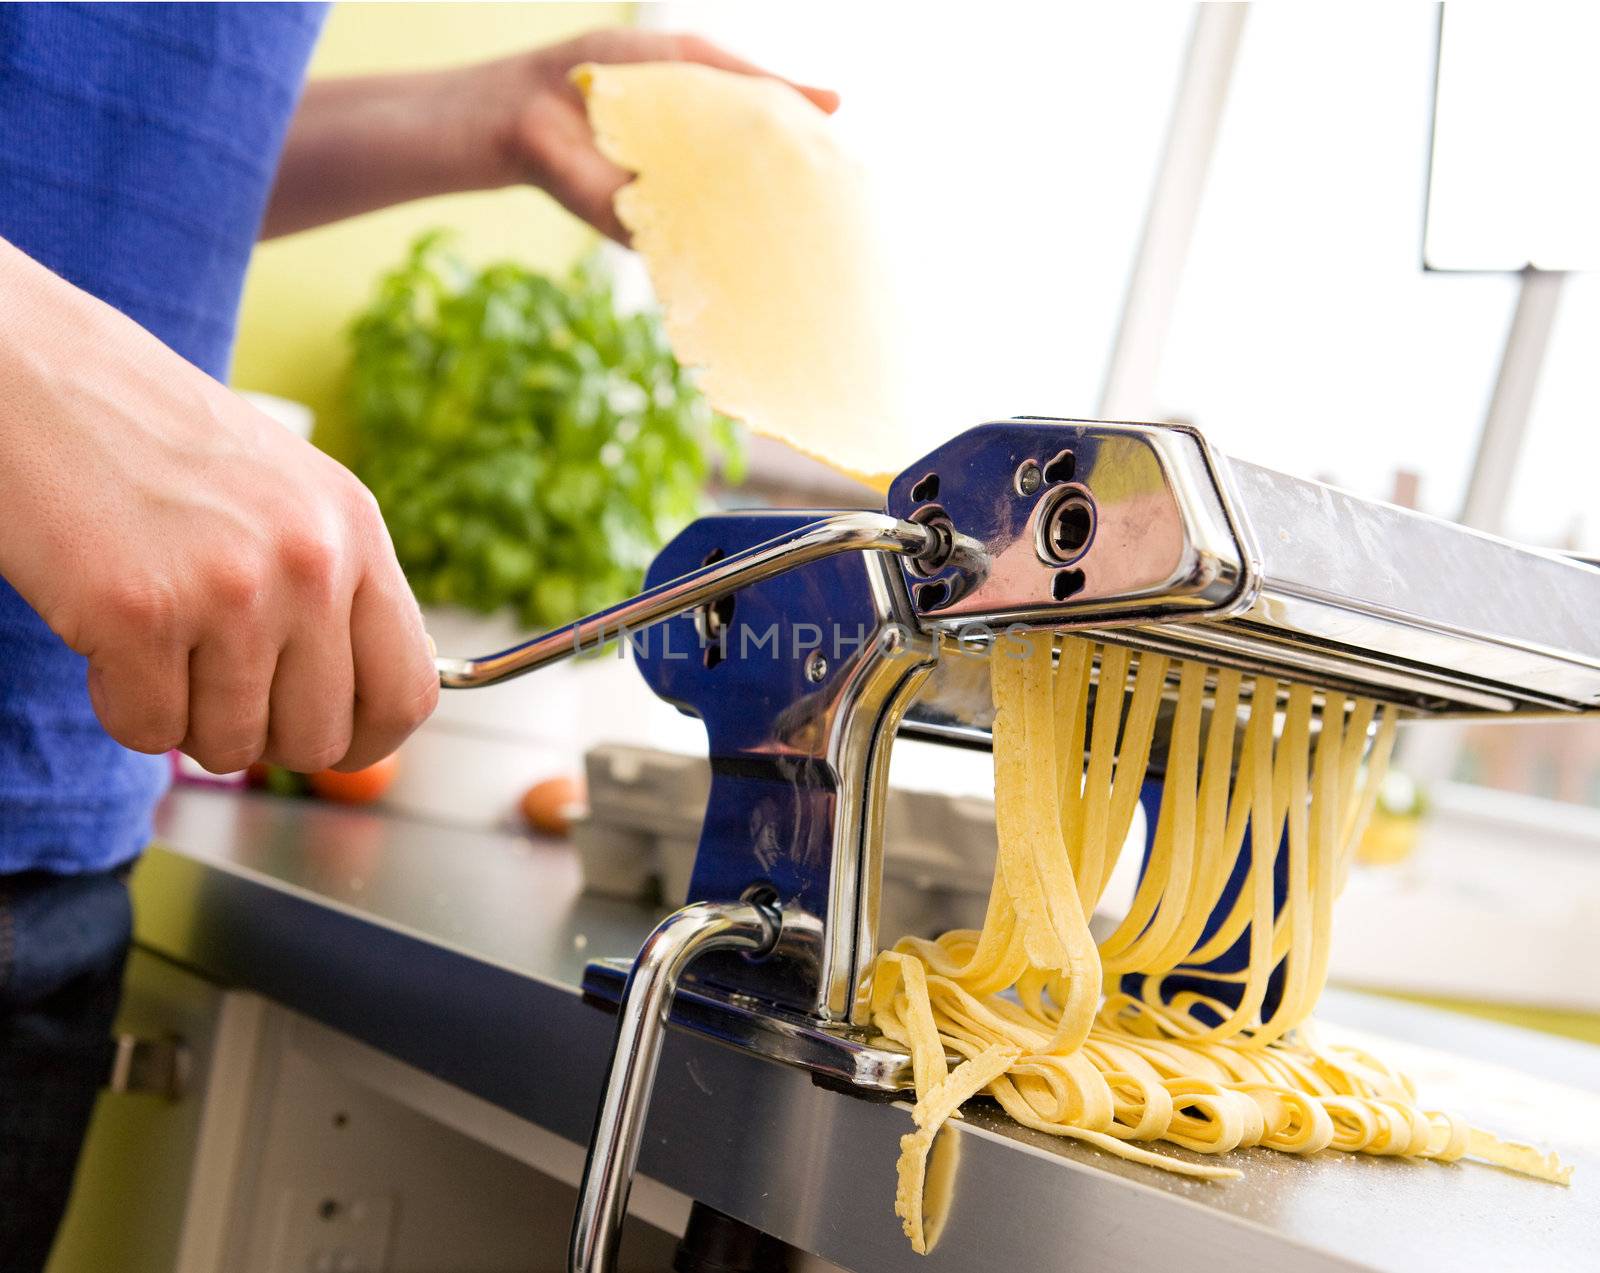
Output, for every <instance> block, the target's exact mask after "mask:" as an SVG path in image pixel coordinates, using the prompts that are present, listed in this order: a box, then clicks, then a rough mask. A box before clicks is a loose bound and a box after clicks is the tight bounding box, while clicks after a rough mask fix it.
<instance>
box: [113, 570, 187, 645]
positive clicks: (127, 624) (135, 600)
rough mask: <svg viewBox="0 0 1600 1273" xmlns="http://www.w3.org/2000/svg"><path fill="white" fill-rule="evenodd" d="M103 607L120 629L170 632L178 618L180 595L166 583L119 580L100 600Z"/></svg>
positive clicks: (133, 631) (121, 630) (126, 630)
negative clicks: (178, 597)
mask: <svg viewBox="0 0 1600 1273" xmlns="http://www.w3.org/2000/svg"><path fill="white" fill-rule="evenodd" d="M100 610H101V613H102V614H103V615H104V616H105V618H106V619H107V620H109V621H110V622H111V623H113V624H114V625H115V627H116V630H117V631H119V632H122V633H125V634H126V633H130V632H131V633H136V634H140V635H152V634H163V633H166V632H168V631H170V630H171V629H172V627H173V625H174V623H175V621H176V619H177V614H178V605H177V598H176V597H175V596H174V595H173V593H172V589H171V588H170V587H168V586H166V585H165V584H160V583H154V582H149V581H144V580H136V579H118V580H115V581H113V582H112V583H111V584H109V585H108V586H107V587H106V589H105V591H104V594H103V596H102V597H101V599H100Z"/></svg>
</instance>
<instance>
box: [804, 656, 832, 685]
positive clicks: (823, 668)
mask: <svg viewBox="0 0 1600 1273" xmlns="http://www.w3.org/2000/svg"><path fill="white" fill-rule="evenodd" d="M827 674H828V660H827V659H825V658H823V657H822V651H821V650H812V651H811V655H810V657H809V658H807V659H806V680H808V681H810V682H811V683H812V684H813V685H815V684H816V683H817V682H818V681H820V680H821V679H822V678H823V677H825V676H826V675H827Z"/></svg>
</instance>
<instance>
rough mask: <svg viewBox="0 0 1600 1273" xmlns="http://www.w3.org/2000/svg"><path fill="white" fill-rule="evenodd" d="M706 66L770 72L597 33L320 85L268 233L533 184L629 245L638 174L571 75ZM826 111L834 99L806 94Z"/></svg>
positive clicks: (289, 143)
mask: <svg viewBox="0 0 1600 1273" xmlns="http://www.w3.org/2000/svg"><path fill="white" fill-rule="evenodd" d="M654 61H689V62H701V63H704V64H706V65H708V66H715V67H719V68H721V69H723V70H728V71H737V72H740V73H743V74H749V75H764V74H766V72H765V71H763V70H761V68H759V67H757V66H753V65H752V64H750V63H749V62H745V61H743V60H741V59H740V58H737V57H734V56H733V55H732V54H730V53H727V52H726V51H724V50H722V49H720V48H718V47H717V46H716V45H714V44H711V43H709V42H708V41H706V40H702V39H700V38H699V37H698V36H692V35H669V34H666V33H664V32H658V31H639V30H633V29H629V28H619V29H617V30H608V31H595V32H591V33H589V34H588V35H582V36H579V37H577V38H576V39H573V40H567V41H564V42H562V43H560V44H553V45H550V46H548V47H546V48H542V49H535V50H533V51H531V52H528V53H521V54H517V55H515V56H513V57H508V58H503V59H501V60H499V61H495V62H486V63H481V64H478V65H475V66H467V67H460V68H455V69H451V70H446V71H430V72H419V73H414V74H404V75H373V76H360V77H354V78H347V79H332V80H320V81H315V82H313V83H311V84H310V85H308V86H307V88H306V92H305V96H304V97H303V99H302V100H301V103H300V108H299V110H298V111H297V112H296V114H295V118H294V122H293V123H292V124H291V126H290V129H289V136H288V139H287V140H286V142H285V144H284V150H283V157H282V160H281V162H280V164H279V169H278V179H277V183H276V185H275V187H274V189H273V192H272V200H271V203H270V205H269V206H268V209H267V215H266V221H265V223H264V225H263V227H262V237H263V238H272V237H274V236H276V235H281V234H292V233H294V232H295V231H297V230H304V229H308V228H310V227H312V226H316V225H322V224H324V223H326V222H329V221H337V220H340V219H341V218H344V217H349V216H354V215H356V214H357V213H361V212H367V211H370V210H372V209H374V208H381V207H386V206H388V205H390V204H394V203H403V202H405V201H407V200H411V199H419V198H423V197H425V196H427V195H435V194H447V193H450V192H453V191H460V190H485V189H494V188H498V187H501V186H509V185H516V184H528V185H533V186H537V187H539V188H540V189H542V190H544V191H546V192H547V193H549V194H550V195H552V196H553V197H554V198H556V199H557V200H558V201H559V202H560V203H561V204H562V206H564V207H565V208H567V209H568V211H570V212H572V213H574V214H576V215H577V216H579V217H582V218H583V219H584V220H585V221H588V222H589V223H590V224H591V225H593V226H595V227H596V228H597V229H599V230H601V231H602V232H604V233H605V234H608V235H610V236H611V237H612V238H614V239H617V240H618V241H626V238H627V233H626V231H625V230H624V229H623V228H622V226H621V224H620V223H619V222H618V221H617V219H616V213H615V212H613V211H612V207H611V199H612V196H613V195H614V194H615V193H616V192H617V190H618V189H619V188H620V187H621V186H622V185H623V184H625V183H626V181H627V180H628V174H627V173H626V172H624V171H623V170H622V169H620V168H618V167H617V166H616V165H615V164H613V163H611V161H610V160H608V159H606V158H604V157H603V156H602V155H601V154H600V152H599V151H598V150H597V149H596V148H595V144H594V137H593V134H592V133H591V132H590V130H589V122H588V117H587V115H586V114H585V112H584V106H583V99H582V97H581V96H580V95H579V93H578V91H577V89H576V88H575V87H573V85H572V83H571V82H570V80H569V78H568V76H569V74H570V72H571V70H572V68H573V67H575V66H578V65H581V64H582V63H584V62H654ZM796 87H797V91H799V92H800V93H802V94H804V95H805V96H806V97H807V98H808V99H810V100H811V101H812V102H813V103H815V104H816V105H817V106H818V107H819V108H820V109H822V110H825V111H832V110H833V109H835V108H836V107H837V106H838V97H837V95H836V94H834V93H831V92H829V91H828V90H826V89H817V88H805V87H800V86H796Z"/></svg>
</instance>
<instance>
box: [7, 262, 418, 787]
mask: <svg viewBox="0 0 1600 1273" xmlns="http://www.w3.org/2000/svg"><path fill="white" fill-rule="evenodd" d="M0 506H3V507H4V508H5V510H6V518H5V522H4V525H3V527H0V575H3V576H4V577H5V578H6V579H7V580H8V581H9V582H10V583H11V585H12V586H13V587H14V588H15V589H16V590H17V591H18V592H19V593H20V594H21V595H22V597H23V599H24V600H26V601H27V602H28V603H29V604H30V605H31V606H32V607H33V608H34V609H35V610H36V611H37V612H38V613H39V614H40V616H41V617H42V618H43V619H44V621H45V622H46V623H47V624H48V625H49V626H50V627H51V629H52V630H54V631H55V632H56V634H57V635H58V636H60V637H61V638H62V639H63V640H64V641H65V642H66V643H67V645H68V646H70V647H71V648H72V649H74V650H76V651H77V652H78V653H80V654H82V655H84V656H86V658H87V659H88V664H89V668H88V687H89V695H90V698H91V700H92V702H93V704H94V708H95V712H96V714H97V715H98V716H99V718H100V721H101V724H102V725H104V727H105V729H106V731H107V733H109V734H110V735H111V736H112V737H113V738H115V739H116V740H117V741H118V742H120V743H122V744H124V745H125V746H128V747H131V748H133V749H134V750H135V751H143V752H152V753H157V752H163V751H167V750H170V749H172V748H174V747H178V748H181V749H182V750H184V751H185V752H187V753H188V754H189V755H191V756H193V757H194V758H195V759H196V760H198V761H199V762H200V763H201V764H202V765H204V766H205V767H206V768H208V769H210V770H212V771H214V772H219V773H221V772H227V771H231V770H236V769H242V768H244V767H245V766H246V765H247V764H249V763H251V762H252V761H254V760H258V759H266V760H271V761H274V762H276V763H279V764H283V765H285V766H287V767H289V768H292V769H297V770H304V771H313V770H317V769H322V768H326V767H329V766H335V765H336V766H338V767H341V768H359V767H361V766H363V765H365V764H369V763H371V762H372V761H375V760H378V759H380V758H381V757H383V756H385V755H387V754H388V753H389V752H391V751H393V750H394V748H395V747H397V746H398V745H399V743H400V742H401V741H402V740H403V739H404V738H405V737H406V735H407V734H409V733H410V732H411V730H412V729H414V728H415V727H416V725H417V724H419V723H420V722H421V721H422V720H423V719H424V718H425V717H426V716H427V715H428V713H429V712H430V711H431V710H432V709H433V706H434V703H435V701H436V699H437V695H438V677H437V675H436V673H435V671H434V667H433V663H432V659H431V656H430V651H429V649H428V645H427V638H426V636H425V635H424V633H423V628H422V620H421V616H420V614H419V612H418V610H417V607H416V603H415V601H414V600H413V599H412V596H411V593H410V590H409V589H408V588H407V586H406V582H405V579H404V577H403V576H402V574H401V572H400V568H399V566H398V564H397V563H396V562H395V559H394V552H393V549H392V548H391V547H390V544H389V539H388V534H387V532H386V531H385V529H384V526H383V521H382V519H381V517H380V516H379V514H378V510H377V506H376V504H375V503H374V502H373V500H372V497H371V496H370V495H369V494H368V493H367V491H366V489H365V488H364V487H363V486H362V485H361V484H360V482H358V481H357V480H356V479H355V478H354V477H353V476H352V475H351V474H350V473H349V472H348V470H346V469H345V468H343V467H342V466H341V465H339V464H338V463H336V462H335V461H333V460H331V459H329V458H328V457H327V456H325V455H323V454H322V453H321V452H320V451H318V450H316V448H314V447H312V446H311V445H310V444H309V443H306V442H303V441H301V440H300V439H299V438H296V437H294V436H293V435H292V434H290V433H289V432H288V431H287V430H285V429H284V428H283V427H282V426H281V425H278V424H277V423H275V422H274V421H272V420H270V419H268V418H267V417H266V416H264V415H263V414H261V413H260V412H259V411H257V410H255V409H254V408H253V407H251V406H250V405H249V404H248V403H246V402H245V401H244V400H243V399H241V398H239V397H238V396H237V395H235V394H233V393H232V392H230V391H229V390H228V389H227V388H226V387H224V386H223V385H221V384H219V383H218V382H217V381H215V380H213V379H211V378H210V377H209V376H207V375H205V374H204V373H203V372H201V371H200V370H198V369H197V368H195V367H194V366H192V365H191V364H189V363H187V362H185V361H184V360H183V359H182V358H180V357H179V356H178V355H177V354H175V353H173V352H172V351H171V350H170V349H168V348H167V347H166V346H165V345H163V344H162V343H161V342H160V341H158V340H157V339H156V338H155V337H153V336H151V335H150V334H149V333H148V332H146V331H145V330H144V329H143V328H141V327H139V326H138V325H137V324H136V323H134V322H133V321H132V320H130V319H128V318H126V317H125V316H123V315H122V314H120V313H118V312H117V311H116V310H114V309H112V308H111V307H110V306H107V305H105V304H102V303H101V302H100V301H98V300H96V299H95V298H93V297H91V296H89V295H88V294H87V293H85V292H82V291H80V290H79V289H77V288H75V287H73V286H72V285H71V284H69V283H67V282H66V281H65V280H63V279H61V278H59V277H58V276H56V275H55V274H52V273H51V272H50V271H49V270H47V269H45V268H44V267H43V266H42V265H40V264H38V263H37V262H36V261H34V260H32V259H31V258H29V257H28V256H27V255H25V254H24V253H22V252H21V251H19V250H18V249H16V248H15V247H13V246H11V245H10V244H9V243H6V242H5V241H4V240H0Z"/></svg>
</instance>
